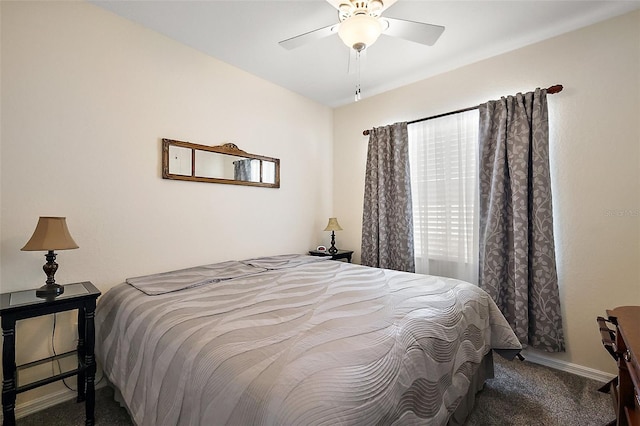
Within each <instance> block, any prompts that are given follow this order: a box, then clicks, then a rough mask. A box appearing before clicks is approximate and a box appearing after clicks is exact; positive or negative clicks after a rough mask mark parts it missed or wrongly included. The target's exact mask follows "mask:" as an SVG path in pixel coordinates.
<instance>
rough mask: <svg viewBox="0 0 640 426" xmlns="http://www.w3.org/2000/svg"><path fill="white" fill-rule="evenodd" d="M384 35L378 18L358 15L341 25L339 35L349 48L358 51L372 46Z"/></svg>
mask: <svg viewBox="0 0 640 426" xmlns="http://www.w3.org/2000/svg"><path fill="white" fill-rule="evenodd" d="M380 34H382V24H381V23H380V21H379V20H378V18H374V17H372V16H369V15H365V14H358V15H353V16H351V17H349V18H348V19H345V20H344V21H342V23H340V28H338V35H339V36H340V39H342V41H343V42H344V44H346V45H347V46H348V47H349V48H353V49H356V50H358V51H360V50H362V49H364V48H366V47H369V46H371V45H372V44H373V43H375V41H376V40H377V39H378V37H379V36H380Z"/></svg>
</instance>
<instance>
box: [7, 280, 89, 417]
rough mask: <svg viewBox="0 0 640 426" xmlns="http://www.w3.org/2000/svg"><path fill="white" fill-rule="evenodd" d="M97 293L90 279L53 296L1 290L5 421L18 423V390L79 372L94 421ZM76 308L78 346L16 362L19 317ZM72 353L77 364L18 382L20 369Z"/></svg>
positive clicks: (81, 397)
mask: <svg viewBox="0 0 640 426" xmlns="http://www.w3.org/2000/svg"><path fill="white" fill-rule="evenodd" d="M98 296H100V291H99V290H98V289H97V288H95V287H94V285H93V284H91V283H90V282H88V281H85V282H81V283H74V284H67V285H65V286H64V293H63V294H62V295H60V296H58V297H56V298H55V299H52V300H46V299H41V298H38V297H36V291H35V289H34V290H25V291H16V292H13V293H3V294H0V316H1V317H2V339H3V346H2V369H3V380H2V415H3V425H5V426H13V425H15V424H16V418H15V413H14V409H15V403H16V394H19V393H21V392H26V391H28V390H31V389H35V388H37V387H40V386H43V385H46V384H49V383H53V382H55V381H58V380H62V379H65V378H67V377H72V376H77V380H78V398H77V401H78V402H81V401H85V411H86V420H85V425H93V424H94V416H93V411H94V407H95V383H94V381H95V374H96V361H95V357H94V354H93V349H94V344H95V325H94V322H93V318H94V313H95V309H96V299H97V298H98ZM73 309H77V310H78V348H77V350H75V351H70V352H66V353H64V354H60V355H57V356H52V357H48V358H44V359H41V360H39V361H35V362H30V363H28V364H24V365H19V366H16V336H15V334H16V321H18V320H23V319H27V318H34V317H39V316H41V315H48V314H54V313H56V312H63V311H70V310H73ZM70 356H75V357H77V361H78V362H77V368H74V369H72V370H70V371H63V372H61V373H59V374H55V375H52V376H51V377H47V378H44V379H41V380H37V381H35V382H31V383H25V384H22V383H19V372H20V371H21V370H25V369H27V368H29V367H35V366H36V365H41V364H44V363H47V362H52V361H55V360H58V359H62V358H66V357H70Z"/></svg>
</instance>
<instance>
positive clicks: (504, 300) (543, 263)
mask: <svg viewBox="0 0 640 426" xmlns="http://www.w3.org/2000/svg"><path fill="white" fill-rule="evenodd" d="M479 142H480V270H479V285H480V287H481V288H483V289H484V290H486V291H487V292H488V293H489V294H490V295H491V297H492V298H493V299H494V300H495V302H496V303H497V305H498V307H500V310H501V311H502V313H503V314H504V316H505V317H506V318H507V320H508V321H509V323H510V324H511V327H512V328H513V330H514V332H515V333H516V335H517V336H518V339H520V342H521V343H522V344H524V345H531V346H532V347H534V348H538V349H543V350H546V351H550V352H560V351H564V336H563V331H562V316H561V312H560V298H559V294H558V278H557V274H556V260H555V248H554V242H553V218H552V208H551V181H550V175H549V126H548V112H547V92H546V90H544V89H542V90H541V89H536V91H535V93H531V92H530V93H527V94H525V95H523V94H521V93H518V94H517V95H516V96H509V97H507V98H504V97H503V98H502V99H500V100H499V101H490V102H488V103H486V104H483V105H480V134H479Z"/></svg>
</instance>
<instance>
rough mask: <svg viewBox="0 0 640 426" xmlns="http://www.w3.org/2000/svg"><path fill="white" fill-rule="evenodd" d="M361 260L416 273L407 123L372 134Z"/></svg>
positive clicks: (379, 266)
mask: <svg viewBox="0 0 640 426" xmlns="http://www.w3.org/2000/svg"><path fill="white" fill-rule="evenodd" d="M361 258H362V264H363V265H367V266H375V267H378V268H385V269H395V270H398V271H408V272H414V271H415V260H414V258H413V213H412V210H411V175H410V173H409V143H408V136H407V123H406V122H404V123H395V124H392V125H390V126H386V127H378V128H375V129H373V130H371V131H370V132H369V151H368V153H367V169H366V174H365V183H364V212H363V215H362V256H361Z"/></svg>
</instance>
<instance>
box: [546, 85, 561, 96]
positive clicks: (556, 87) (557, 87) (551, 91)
mask: <svg viewBox="0 0 640 426" xmlns="http://www.w3.org/2000/svg"><path fill="white" fill-rule="evenodd" d="M562 89H564V87H562V84H556V85H554V86H551V87H549V88H548V89H547V93H548V94H550V95H553V94H554V93H560V92H562Z"/></svg>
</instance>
